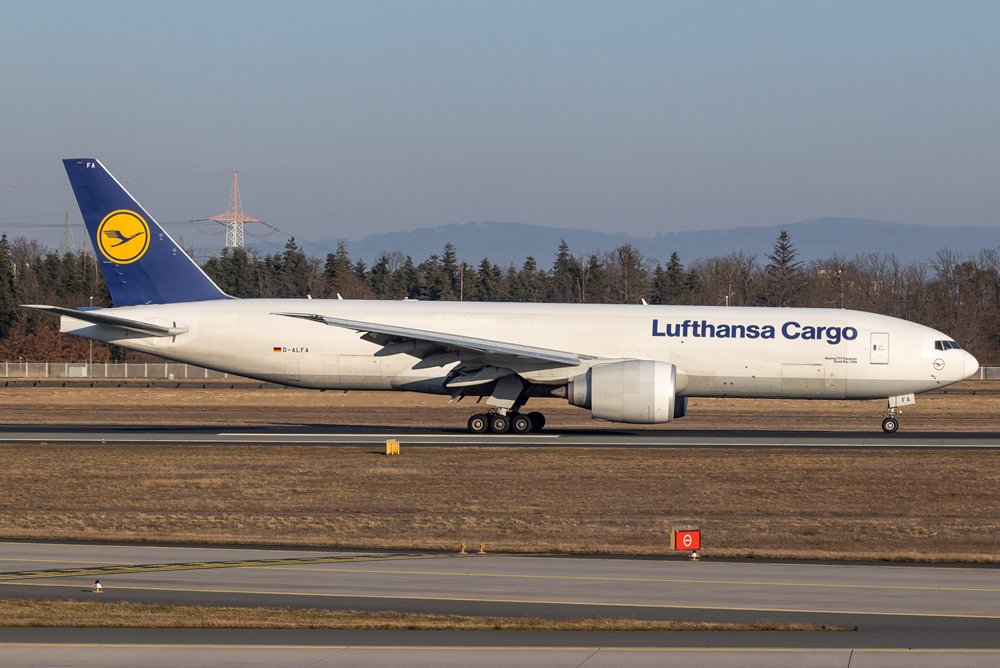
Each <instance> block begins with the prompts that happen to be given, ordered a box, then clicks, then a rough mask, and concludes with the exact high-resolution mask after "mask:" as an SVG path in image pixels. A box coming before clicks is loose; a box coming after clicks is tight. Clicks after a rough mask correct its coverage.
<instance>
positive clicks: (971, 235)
mask: <svg viewBox="0 0 1000 668" xmlns="http://www.w3.org/2000/svg"><path fill="white" fill-rule="evenodd" d="M781 230H787V231H788V233H789V234H790V235H791V238H792V243H793V244H794V245H795V247H796V248H797V249H798V251H799V257H800V258H801V259H803V260H813V259H821V258H828V257H831V256H833V255H835V254H836V255H839V256H842V257H852V256H854V255H857V254H859V253H872V252H874V253H893V254H895V255H896V256H897V257H898V258H899V259H901V260H904V261H907V262H913V261H920V262H923V261H927V260H930V259H931V258H933V257H934V255H935V254H936V253H937V252H938V251H939V250H941V249H942V248H948V249H950V250H953V251H955V252H957V253H959V254H962V255H975V254H977V253H978V252H979V251H980V250H982V249H983V248H990V247H993V248H995V247H997V246H1000V227H971V226H963V227H931V226H925V225H906V224H902V223H891V222H887V221H882V220H865V219H860V218H818V219H816V220H806V221H802V222H799V223H791V224H788V225H774V226H771V227H737V228H733V229H729V230H701V231H688V232H669V233H662V234H656V235H654V236H647V237H638V236H631V235H628V234H611V233H605V232H596V231H594V230H580V229H570V228H563V227H545V226H542V225H526V224H523V223H497V222H481V223H461V224H454V225H442V226H440V227H425V228H420V229H417V230H412V231H409V232H391V233H387V234H374V235H371V236H368V237H364V238H363V239H360V240H347V250H348V252H349V253H350V255H351V258H352V259H355V260H357V259H364V260H365V261H367V262H371V260H372V259H374V258H375V257H376V256H378V254H379V253H381V252H383V251H397V250H398V251H401V252H403V253H404V254H406V255H410V256H411V257H413V260H414V261H415V262H420V261H422V260H424V259H425V258H427V257H428V256H430V255H432V254H435V253H437V254H439V255H440V253H441V249H442V247H443V246H444V245H445V243H447V242H449V241H450V242H452V243H453V244H455V246H456V248H457V249H458V255H459V257H460V258H463V259H465V260H466V261H467V262H470V263H478V262H479V260H481V259H482V258H484V257H488V258H490V260H491V261H493V262H495V263H497V264H500V265H508V264H510V263H514V264H517V265H520V264H521V263H522V262H523V261H524V258H525V257H527V256H528V255H532V256H534V257H535V259H536V260H538V263H539V265H540V266H541V267H544V268H547V267H548V266H549V265H550V263H551V260H552V258H553V257H554V256H555V253H556V250H557V248H558V247H559V243H560V241H561V240H563V239H565V240H566V242H567V243H568V244H569V246H570V249H571V250H572V251H573V253H574V254H577V253H581V252H601V251H606V250H610V249H612V248H614V247H615V246H616V245H618V244H623V243H631V244H632V245H633V246H635V247H637V248H638V249H640V250H641V251H642V253H643V255H644V256H646V257H651V258H653V259H655V260H659V261H661V262H664V261H666V259H667V258H668V257H669V256H670V253H672V252H673V251H677V252H678V253H679V254H680V256H681V259H682V260H683V261H684V262H685V263H687V262H690V261H692V260H696V259H700V258H706V257H714V256H718V255H726V254H728V253H731V252H733V251H736V250H740V249H742V250H743V251H744V252H746V253H752V254H755V255H759V256H761V257H763V256H764V255H765V254H767V253H769V252H770V251H771V247H772V244H773V243H774V240H775V238H776V237H777V236H778V233H779V232H780V231H781ZM337 242H338V240H337V239H320V240H317V241H315V242H303V243H302V244H301V245H302V246H303V249H304V250H305V251H306V253H307V254H309V255H314V256H317V257H324V256H325V255H326V253H328V252H330V251H332V250H334V249H336V247H337ZM280 248H281V246H280V245H268V246H263V245H262V246H259V249H260V250H261V251H263V252H268V253H271V252H274V251H275V250H280Z"/></svg>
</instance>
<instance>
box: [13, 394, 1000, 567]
mask: <svg viewBox="0 0 1000 668" xmlns="http://www.w3.org/2000/svg"><path fill="white" fill-rule="evenodd" d="M967 385H968V384H967ZM973 387H974V388H976V389H977V394H976V395H975V396H973V395H971V394H949V395H932V396H930V397H921V398H920V399H919V400H918V405H917V407H916V408H915V409H914V410H912V411H910V412H908V414H907V415H906V416H905V417H904V429H914V428H918V427H916V426H915V425H914V424H913V423H918V422H919V423H920V424H921V425H923V426H922V427H919V428H922V429H928V428H930V427H929V426H928V425H930V426H936V427H937V428H938V429H939V430H942V431H945V430H948V429H952V428H957V427H960V428H963V429H966V428H969V426H970V424H972V425H973V426H978V427H980V428H982V429H993V428H995V426H994V422H998V421H1000V418H998V417H997V412H998V411H997V410H996V408H997V407H998V402H1000V395H994V394H991V393H989V392H983V391H982V390H984V389H987V390H988V389H990V388H989V387H988V386H987V384H975V385H974V386H973ZM0 411H2V415H3V418H2V421H3V422H6V423H25V422H32V423H36V424H37V423H46V422H49V423H61V424H66V423H69V424H72V423H80V424H94V423H115V424H145V423H161V424H215V425H232V426H253V425H255V424H264V423H266V424H276V423H277V424H377V425H396V426H403V425H416V424H424V425H426V424H434V423H435V422H440V421H442V420H443V421H450V422H452V423H456V422H457V423H462V422H464V418H465V416H467V415H468V414H469V413H470V412H471V409H470V407H468V406H465V407H461V406H460V407H454V406H451V407H449V406H446V405H444V400H442V399H439V398H434V397H408V396H400V395H374V396H373V395H365V394H353V393H352V394H349V395H346V396H343V395H339V394H338V395H334V394H332V393H326V394H320V393H315V392H313V393H309V392H296V391H290V390H273V391H272V390H246V391H242V390H217V391H210V390H128V389H125V390H76V389H65V390H63V389H60V390H49V389H25V390H11V389H10V388H8V389H6V390H3V391H2V392H0ZM877 411H878V406H877V405H875V404H873V403H871V402H858V403H851V402H764V401H743V402H739V401H735V402H734V401H726V402H722V401H718V400H716V401H713V402H709V401H701V402H698V401H695V402H692V415H691V417H690V418H685V420H681V421H678V422H677V423H672V424H671V425H668V426H667V428H682V427H681V426H682V425H683V427H685V428H687V427H695V428H709V426H718V427H719V428H724V427H734V428H735V426H738V425H743V427H746V426H748V425H756V426H758V427H761V428H781V427H780V425H782V424H799V425H808V426H810V427H812V426H816V425H822V424H826V423H831V424H834V425H837V427H838V428H850V429H859V428H865V429H872V430H877V429H878V421H879V416H878V412H877ZM546 414H547V415H548V416H549V417H550V419H551V423H552V424H553V425H554V426H555V427H556V428H560V427H562V428H579V427H581V426H585V427H587V428H604V427H605V425H603V424H601V423H594V422H593V421H591V420H590V419H589V418H588V417H587V414H586V413H585V412H583V411H579V410H577V409H572V408H566V407H565V404H562V406H558V405H556V404H553V407H552V408H551V409H546ZM816 415H819V416H820V417H819V418H815V419H814V420H813V421H809V420H810V419H811V418H810V416H816ZM688 420H690V422H688ZM862 420H864V422H863V423H862ZM685 423H687V424H685ZM675 425H677V426H675ZM0 440H2V439H0ZM0 457H2V458H3V460H2V461H3V466H2V467H0V490H3V493H2V494H0V536H3V537H19V538H76V539H108V540H111V539H114V540H122V539H125V540H169V541H196V542H224V543H225V542H242V543H275V544H297V545H314V546H356V547H371V548H386V547H400V548H430V549H448V550H451V549H457V548H458V546H459V544H460V543H467V544H471V545H478V543H480V542H485V543H486V544H487V547H488V549H490V550H493V551H500V550H518V551H564V552H604V553H624V554H664V553H666V552H667V535H668V532H669V530H670V529H671V528H680V527H688V526H697V527H700V528H701V529H702V530H703V532H704V541H705V549H704V554H705V555H706V556H774V557H804V558H821V557H826V558H829V557H835V558H848V559H869V558H871V559H885V558H890V559H903V560H955V561H978V562H996V561H1000V507H998V504H997V499H998V498H1000V451H944V450H920V451H912V450H875V451H858V450H854V451H851V450H847V451H823V450H816V451H804V450H792V451H789V450H775V449H767V448H746V449H706V450H688V449H635V450H631V449H602V448H580V447H573V448H555V447H548V446H545V447H538V448H495V447H493V448H476V447H466V448H444V447H442V448H434V447H427V448H419V449H409V450H407V449H406V447H405V442H404V450H403V455H402V456H400V457H393V458H387V457H385V456H384V455H381V454H379V453H377V452H376V451H375V450H374V449H372V450H368V449H363V448H331V447H278V446H198V447H194V446H169V445H167V446H79V445H58V446H55V445H49V446H21V445H10V446H5V447H3V448H2V449H0Z"/></svg>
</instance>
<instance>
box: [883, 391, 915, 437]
mask: <svg viewBox="0 0 1000 668" xmlns="http://www.w3.org/2000/svg"><path fill="white" fill-rule="evenodd" d="M914 403H916V398H915V397H914V396H913V395H912V394H902V395H900V396H897V397H889V399H888V401H887V402H886V409H885V419H884V420H882V431H884V432H885V433H887V434H895V433H896V430H898V429H899V415H900V414H901V413H902V412H903V411H902V408H903V406H912V405H913V404H914Z"/></svg>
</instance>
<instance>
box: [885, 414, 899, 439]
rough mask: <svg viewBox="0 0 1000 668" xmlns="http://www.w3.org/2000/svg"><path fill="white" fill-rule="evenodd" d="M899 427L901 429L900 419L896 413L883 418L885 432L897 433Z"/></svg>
mask: <svg viewBox="0 0 1000 668" xmlns="http://www.w3.org/2000/svg"><path fill="white" fill-rule="evenodd" d="M897 429H899V420H898V419H897V418H896V416H895V415H889V416H886V418H885V419H884V420H882V431H884V432H885V433H887V434H895V433H896V430H897Z"/></svg>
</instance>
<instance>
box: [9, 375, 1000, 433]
mask: <svg viewBox="0 0 1000 668" xmlns="http://www.w3.org/2000/svg"><path fill="white" fill-rule="evenodd" d="M956 390H957V391H958V392H960V393H961V394H955V393H954V392H955V391H956ZM974 390H975V391H977V394H976V395H972V394H971V392H972V391H974ZM998 390H1000V383H996V382H983V381H966V382H964V383H960V384H958V385H956V386H953V388H949V391H950V392H951V393H950V394H942V393H937V394H925V395H921V396H920V397H918V399H917V404H916V406H915V407H913V408H910V409H907V410H906V411H905V415H904V417H903V430H904V431H940V432H950V431H1000V394H994V392H997V391H998ZM884 404H885V402H884V401H791V400H772V399H697V398H696V399H692V400H691V401H690V404H689V410H688V416H687V417H685V418H684V419H682V420H678V421H675V422H671V423H669V424H665V425H650V426H643V425H616V424H612V423H608V422H595V421H594V420H592V419H591V418H590V412H589V411H586V410H583V409H580V408H574V407H572V406H569V405H568V404H567V403H566V402H565V401H562V400H559V399H533V400H532V401H531V403H530V404H529V406H530V408H531V409H532V410H541V411H543V412H544V413H545V415H546V417H547V418H548V422H549V425H551V427H552V428H554V429H573V428H576V429H579V428H584V429H602V430H625V431H634V430H637V429H654V430H667V431H687V430H702V429H707V430H729V429H777V430H786V429H792V430H795V429H807V430H815V429H824V430H837V431H843V430H851V431H853V430H866V431H871V432H873V433H878V432H879V424H880V422H881V420H882V411H883V410H884ZM110 407H113V410H111V408H110ZM479 408H482V405H480V406H479ZM476 410H477V407H476V405H475V404H474V403H473V402H471V401H466V402H461V403H458V404H452V405H449V404H448V403H447V398H445V397H438V396H431V395H418V394H409V393H401V392H383V393H379V392H350V393H348V394H343V393H340V392H315V391H309V390H295V389H265V390H257V389H241V388H239V387H237V388H236V389H228V388H227V389H161V388H88V387H83V386H73V387H65V388H16V387H9V388H2V389H0V422H2V423H5V424H99V425H204V426H230V427H254V426H261V425H300V424H306V425H340V426H342V425H366V426H383V427H440V426H446V427H451V428H464V426H465V421H466V419H468V416H469V415H471V414H472V413H474V412H476Z"/></svg>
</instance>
